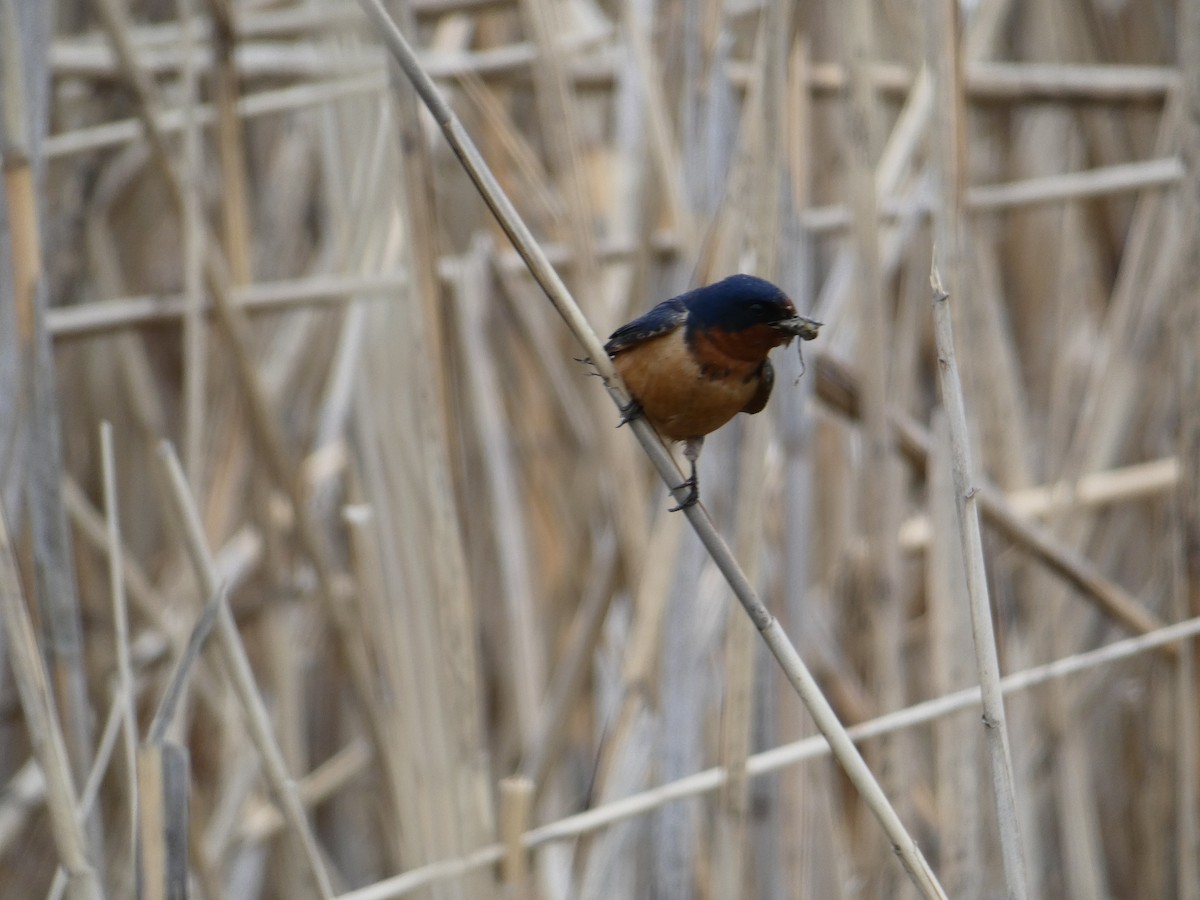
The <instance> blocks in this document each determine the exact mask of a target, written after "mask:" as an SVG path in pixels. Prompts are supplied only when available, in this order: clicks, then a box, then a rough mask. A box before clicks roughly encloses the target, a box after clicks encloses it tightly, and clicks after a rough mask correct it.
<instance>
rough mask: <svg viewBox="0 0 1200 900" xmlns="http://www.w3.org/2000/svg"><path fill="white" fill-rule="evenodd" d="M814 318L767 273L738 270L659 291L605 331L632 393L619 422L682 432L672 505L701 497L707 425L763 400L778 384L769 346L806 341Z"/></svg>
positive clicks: (670, 435) (671, 436)
mask: <svg viewBox="0 0 1200 900" xmlns="http://www.w3.org/2000/svg"><path fill="white" fill-rule="evenodd" d="M820 327H821V323H820V322H817V321H816V320H814V319H810V318H807V317H806V316H801V315H798V314H797V313H796V307H795V305H794V304H793V303H792V301H791V300H790V299H789V298H788V296H787V294H785V293H784V292H783V291H782V290H781V289H780V288H778V287H776V286H775V285H774V284H772V283H771V282H769V281H767V280H765V279H763V278H759V277H757V276H754V275H746V274H737V275H730V276H729V277H728V278H725V279H724V280H722V281H718V282H716V283H714V284H710V285H706V286H704V287H700V288H696V289H694V290H691V291H688V292H687V293H684V294H680V295H679V296H678V297H672V298H671V299H670V300H664V301H663V302H662V303H659V304H658V305H657V306H655V307H654V308H653V309H651V310H650V311H649V312H647V313H646V314H645V315H642V316H639V317H638V318H636V319H634V320H633V321H631V322H627V323H626V324H624V325H622V326H621V327H620V328H618V329H617V330H616V331H614V332H613V333H612V334H611V335H610V336H609V339H608V342H607V343H606V344H605V345H604V350H605V352H606V353H607V354H608V355H609V357H610V358H611V359H612V361H613V366H614V367H615V368H616V370H617V372H618V373H619V374H620V376H621V379H622V381H624V382H625V387H626V388H627V389H628V392H629V395H630V402H629V403H628V404H627V405H626V406H624V407H623V408H622V409H621V422H620V424H622V425H623V424H625V423H626V422H628V421H630V420H632V419H634V418H637V417H638V416H644V417H645V418H646V420H647V421H648V422H649V423H650V424H651V425H653V426H654V428H655V430H656V431H657V432H658V433H659V435H660V436H662V437H663V438H664V439H666V440H668V441H671V442H673V443H675V442H680V441H682V442H683V445H684V450H683V455H684V457H685V458H686V459H687V461H688V463H689V466H690V474H689V475H688V477H687V479H686V480H685V481H684V482H683V483H682V484H680V485H678V486H677V487H676V488H675V489H674V490H676V491H678V490H680V489H681V488H685V487H686V488H688V489H689V491H688V494H687V495H686V497H685V499H684V500H683V501H682V502H680V503H679V505H678V506H674V507H672V508H671V511H672V512H675V511H677V510H680V509H686V508H687V507H689V506H692V505H694V504H695V503H696V502H697V501H698V500H699V499H700V485H699V482H698V481H697V478H696V460H697V459H699V457H700V450H701V448H702V447H703V446H704V437H705V435H708V434H711V433H712V432H714V431H716V430H717V429H718V428H720V427H721V426H722V425H724V424H725V423H726V422H728V421H729V420H730V419H732V418H733V417H734V416H735V415H737V414H738V413H739V412H744V413H749V414H751V415H753V414H755V413H758V412H761V411H762V410H763V408H764V407H765V406H766V405H767V399H768V398H769V397H770V396H771V388H772V387H773V386H774V384H775V370H774V368H773V367H772V366H771V361H770V359H768V358H767V355H768V354H769V353H770V352H771V350H773V349H774V348H776V347H779V346H785V345H787V344H790V343H791V342H792V340H793V338H797V337H798V338H800V339H801V340H805V341H811V340H812V339H814V338H815V337H816V336H817V332H818V330H819V329H820Z"/></svg>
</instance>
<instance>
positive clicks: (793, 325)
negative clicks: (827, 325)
mask: <svg viewBox="0 0 1200 900" xmlns="http://www.w3.org/2000/svg"><path fill="white" fill-rule="evenodd" d="M822 324H824V323H822V322H818V321H817V320H816V319H810V318H808V317H807V316H796V317H795V318H792V319H783V320H781V321H779V322H774V323H772V325H771V327H772V328H776V329H778V330H779V331H782V332H783V333H784V334H787V335H791V336H792V337H798V338H800V340H802V341H811V340H812V339H813V338H815V337H816V336H817V332H818V331H820V329H821V325H822Z"/></svg>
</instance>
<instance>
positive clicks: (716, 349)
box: [689, 325, 793, 365]
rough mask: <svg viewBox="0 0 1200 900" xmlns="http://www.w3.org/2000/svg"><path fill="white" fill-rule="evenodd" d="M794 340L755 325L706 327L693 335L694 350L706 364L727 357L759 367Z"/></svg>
mask: <svg viewBox="0 0 1200 900" xmlns="http://www.w3.org/2000/svg"><path fill="white" fill-rule="evenodd" d="M792 337H793V336H792V335H790V334H786V333H784V332H782V331H780V330H779V329H778V328H772V327H771V326H770V325H752V326H750V327H749V328H743V329H741V330H739V331H724V330H722V329H720V328H703V329H696V331H695V332H693V333H692V334H691V335H689V338H690V341H691V344H692V348H693V350H694V351H695V353H696V355H697V356H699V357H700V358H701V359H703V360H704V361H705V362H719V361H720V360H721V358H724V359H726V360H736V361H737V362H742V363H754V364H755V365H757V364H758V363H760V362H762V361H763V360H764V359H765V358H766V356H767V354H768V353H770V352H771V351H772V350H773V349H775V348H776V347H780V346H783V345H785V344H789V343H791V341H792Z"/></svg>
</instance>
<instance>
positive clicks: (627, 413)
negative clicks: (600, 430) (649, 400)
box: [617, 400, 642, 428]
mask: <svg viewBox="0 0 1200 900" xmlns="http://www.w3.org/2000/svg"><path fill="white" fill-rule="evenodd" d="M619 411H620V413H621V421H619V422H618V423H617V427H618V428H620V427H621V426H622V425H624V424H626V423H627V422H632V421H633V420H634V419H636V418H637V417H638V416H640V415H641V414H642V404H640V403H638V402H637V401H636V400H630V401H629V402H628V403H626V404H625V405H624V406H622V407H620V410H619Z"/></svg>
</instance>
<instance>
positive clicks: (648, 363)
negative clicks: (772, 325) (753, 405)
mask: <svg viewBox="0 0 1200 900" xmlns="http://www.w3.org/2000/svg"><path fill="white" fill-rule="evenodd" d="M776 343H779V342H778V341H777V342H776ZM719 344H720V339H718V340H717V341H713V340H709V339H707V338H706V336H705V335H704V334H702V333H701V334H697V335H696V340H695V341H694V344H693V346H689V345H688V343H687V341H686V340H685V338H684V329H682V328H680V329H677V330H675V331H673V332H671V333H669V334H665V335H662V336H661V337H656V338H651V339H650V340H648V341H645V342H643V343H641V344H638V345H637V346H634V347H630V348H629V349H627V350H623V351H622V352H621V353H618V354H617V355H616V357H615V358H614V359H613V363H614V365H615V366H616V368H617V371H618V372H620V374H621V378H622V379H624V381H625V385H626V386H627V387H628V388H629V392H630V393H631V394H632V395H633V397H634V399H636V400H637V401H638V403H640V404H641V407H642V412H643V413H644V414H645V416H646V418H647V419H649V420H650V423H651V424H652V425H654V427H655V428H656V429H657V430H658V432H659V434H661V435H662V436H663V437H665V438H668V439H669V440H673V441H682V440H687V439H688V438H696V437H702V436H704V435H706V434H708V433H710V432H713V431H716V430H717V429H718V428H720V427H721V426H722V425H724V424H725V423H726V422H728V421H729V420H730V419H732V418H733V417H734V416H735V415H737V414H738V413H739V412H741V411H742V409H744V408H745V406H746V404H747V403H749V402H750V399H751V398H752V397H753V396H754V394H755V392H756V391H757V389H758V385H759V373H760V372H761V369H762V362H763V360H764V359H765V358H766V354H767V350H769V349H770V348H769V347H767V348H765V349H764V350H762V351H761V353H759V354H758V355H757V358H752V359H739V358H736V357H734V356H731V355H729V354H728V353H727V352H726V350H725V348H723V347H721V346H719ZM772 346H774V344H772Z"/></svg>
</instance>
